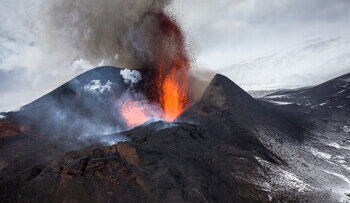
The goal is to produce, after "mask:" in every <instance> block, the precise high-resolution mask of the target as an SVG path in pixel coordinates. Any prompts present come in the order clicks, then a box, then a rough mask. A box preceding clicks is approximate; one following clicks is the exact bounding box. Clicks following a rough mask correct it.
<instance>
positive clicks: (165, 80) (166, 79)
mask: <svg viewBox="0 0 350 203" xmlns="http://www.w3.org/2000/svg"><path fill="white" fill-rule="evenodd" d="M186 66H187V61H183V63H180V62H179V61H178V60H176V59H174V64H173V66H172V68H171V71H170V73H169V74H168V75H166V76H164V74H160V75H159V77H160V78H159V79H158V80H159V81H160V82H162V84H161V85H160V86H161V88H160V90H159V91H160V95H161V98H160V103H161V106H162V108H163V111H164V119H165V120H166V121H173V120H174V119H175V118H176V117H177V116H179V115H180V114H181V113H182V111H183V110H184V109H185V108H186V106H187V103H188V98H187V80H188V78H187V67H186ZM162 67H163V66H162V65H160V70H162Z"/></svg>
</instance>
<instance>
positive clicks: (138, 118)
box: [121, 100, 150, 126]
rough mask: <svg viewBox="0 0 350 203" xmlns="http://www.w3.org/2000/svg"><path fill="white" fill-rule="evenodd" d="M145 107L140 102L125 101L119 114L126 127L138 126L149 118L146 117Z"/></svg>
mask: <svg viewBox="0 0 350 203" xmlns="http://www.w3.org/2000/svg"><path fill="white" fill-rule="evenodd" d="M146 108H147V106H146V105H144V104H143V102H140V101H132V100H127V101H125V102H124V103H123V105H122V106H121V113H122V115H123V116H124V118H125V120H126V122H127V123H128V126H136V125H140V124H142V123H144V122H146V121H148V120H149V119H150V118H149V117H148V116H147V109H146Z"/></svg>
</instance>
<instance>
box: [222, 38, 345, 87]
mask: <svg viewBox="0 0 350 203" xmlns="http://www.w3.org/2000/svg"><path fill="white" fill-rule="evenodd" d="M349 70H350V38H332V39H315V40H310V41H307V42H305V43H302V44H300V45H298V46H295V47H291V48H290V49H289V50H288V51H284V52H279V53H271V54H267V55H266V56H262V57H259V58H253V59H248V60H244V61H241V62H239V63H236V64H232V66H229V67H227V68H224V69H221V70H218V72H219V73H222V74H224V75H226V76H228V77H229V78H230V79H232V80H233V81H235V82H236V83H237V84H239V85H240V86H241V87H243V88H244V89H245V90H267V89H277V88H296V87H300V86H310V85H314V84H318V83H321V82H323V81H326V80H329V79H331V78H334V77H336V76H337V75H340V74H345V73H348V72H349Z"/></svg>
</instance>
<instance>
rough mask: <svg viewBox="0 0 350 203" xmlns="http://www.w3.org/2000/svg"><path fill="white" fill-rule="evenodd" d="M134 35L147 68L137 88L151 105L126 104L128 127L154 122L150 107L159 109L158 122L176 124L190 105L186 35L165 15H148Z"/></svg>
mask: <svg viewBox="0 0 350 203" xmlns="http://www.w3.org/2000/svg"><path fill="white" fill-rule="evenodd" d="M134 31H135V33H136V34H135V33H133V34H134V35H133V36H132V38H133V40H134V43H135V44H137V47H136V48H135V50H137V51H139V54H138V55H139V57H140V58H141V60H143V68H146V71H144V74H143V75H142V82H141V83H140V84H139V85H138V86H137V88H138V89H139V90H140V91H141V92H143V94H144V95H145V96H146V98H147V100H148V103H147V102H146V103H144V102H135V101H131V100H126V101H125V102H124V104H123V105H122V114H123V116H124V117H125V119H126V120H127V122H128V124H129V125H136V124H141V123H143V122H145V121H147V120H149V119H152V118H154V117H153V116H154V114H153V115H150V110H149V108H148V105H153V106H154V105H156V106H158V108H157V110H156V111H158V114H157V117H158V118H161V119H164V120H166V121H173V120H174V119H175V118H176V117H177V116H178V115H180V114H181V113H182V112H183V111H184V110H185V109H186V107H187V106H188V104H189V103H190V102H191V99H190V98H189V96H188V71H189V68H190V60H189V57H188V56H187V53H186V50H185V42H184V37H183V34H182V32H181V30H180V28H179V26H178V25H177V24H176V23H175V22H174V21H173V20H171V19H170V18H169V17H168V16H167V15H165V14H164V13H163V12H154V13H148V14H147V15H145V16H144V18H143V19H142V21H141V22H140V23H139V24H138V26H137V28H135V30H134ZM153 110H154V109H153Z"/></svg>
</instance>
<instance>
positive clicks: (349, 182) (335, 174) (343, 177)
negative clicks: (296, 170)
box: [322, 170, 350, 186]
mask: <svg viewBox="0 0 350 203" xmlns="http://www.w3.org/2000/svg"><path fill="white" fill-rule="evenodd" d="M322 171H324V172H326V173H328V174H330V175H333V176H336V177H338V178H340V179H342V180H343V181H344V182H346V183H348V184H349V186H350V179H349V178H348V177H346V176H344V175H342V174H339V173H335V172H331V171H327V170H322Z"/></svg>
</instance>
